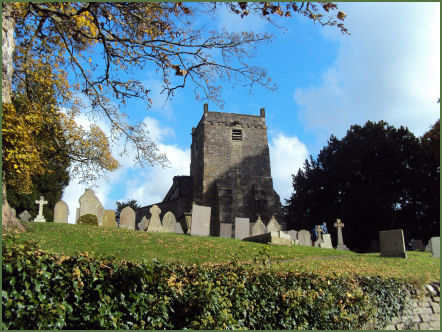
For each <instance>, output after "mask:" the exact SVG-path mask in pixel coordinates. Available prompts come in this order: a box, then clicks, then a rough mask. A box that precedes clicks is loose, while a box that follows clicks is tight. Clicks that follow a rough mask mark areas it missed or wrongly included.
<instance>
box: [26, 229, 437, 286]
mask: <svg viewBox="0 0 442 332" xmlns="http://www.w3.org/2000/svg"><path fill="white" fill-rule="evenodd" d="M26 225H27V228H28V232H26V233H24V234H21V235H20V239H21V240H30V239H32V240H36V241H38V242H39V243H40V244H41V247H42V249H44V250H48V251H50V252H56V253H62V254H65V255H73V254H76V253H81V252H86V251H87V252H88V253H90V254H92V255H94V256H97V257H99V256H115V257H116V259H118V260H122V259H125V260H129V261H136V262H141V261H143V260H147V261H150V260H152V259H153V258H156V259H158V260H160V261H162V262H171V261H175V262H179V263H182V264H202V263H222V262H228V261H232V260H234V259H236V260H237V261H239V262H246V261H248V262H250V263H253V262H254V259H255V258H256V257H260V256H261V253H262V252H263V250H264V248H265V247H266V246H264V245H262V244H258V243H252V242H243V241H238V240H234V239H224V238H218V237H197V236H188V235H183V234H166V233H164V234H151V233H146V232H138V231H131V230H125V229H106V228H101V227H91V226H85V225H70V224H54V223H27V224H26ZM268 247H269V249H270V251H269V254H270V258H271V260H272V261H273V262H276V264H274V265H273V268H276V269H279V270H292V271H309V272H316V273H319V274H329V275H331V274H337V275H352V274H358V275H382V276H385V277H395V278H399V279H404V280H408V281H413V282H416V283H419V284H422V283H424V282H428V281H434V280H440V260H439V259H437V258H433V257H431V254H430V253H428V252H408V259H406V260H405V259H402V258H381V257H379V254H356V253H353V252H350V251H341V250H333V249H320V248H311V247H304V246H292V247H282V246H268Z"/></svg>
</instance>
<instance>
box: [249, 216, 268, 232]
mask: <svg viewBox="0 0 442 332" xmlns="http://www.w3.org/2000/svg"><path fill="white" fill-rule="evenodd" d="M265 233H267V228H266V225H264V223H263V222H262V220H261V217H260V216H258V219H257V220H256V221H255V222H254V223H252V224H251V225H250V236H256V235H261V234H265Z"/></svg>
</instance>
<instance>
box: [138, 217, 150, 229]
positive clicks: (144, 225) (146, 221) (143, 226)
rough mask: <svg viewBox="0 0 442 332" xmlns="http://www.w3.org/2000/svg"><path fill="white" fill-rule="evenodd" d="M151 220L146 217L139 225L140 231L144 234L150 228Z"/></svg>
mask: <svg viewBox="0 0 442 332" xmlns="http://www.w3.org/2000/svg"><path fill="white" fill-rule="evenodd" d="M149 221H150V219H147V218H146V216H143V218H142V219H141V221H140V222H139V223H138V229H139V230H140V231H142V232H145V231H146V230H147V228H148V226H149Z"/></svg>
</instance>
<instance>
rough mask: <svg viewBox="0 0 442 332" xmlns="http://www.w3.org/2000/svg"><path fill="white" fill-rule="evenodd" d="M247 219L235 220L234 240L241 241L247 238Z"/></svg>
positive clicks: (248, 229) (248, 228) (248, 226)
mask: <svg viewBox="0 0 442 332" xmlns="http://www.w3.org/2000/svg"><path fill="white" fill-rule="evenodd" d="M249 223H250V221H249V218H235V239H238V240H242V239H244V238H246V237H249V235H250V234H249V232H250V225H249Z"/></svg>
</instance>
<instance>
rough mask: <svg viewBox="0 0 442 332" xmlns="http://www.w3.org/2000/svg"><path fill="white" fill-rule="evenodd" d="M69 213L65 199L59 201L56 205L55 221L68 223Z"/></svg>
mask: <svg viewBox="0 0 442 332" xmlns="http://www.w3.org/2000/svg"><path fill="white" fill-rule="evenodd" d="M68 215H69V208H68V205H67V204H66V203H65V202H63V201H58V202H57V203H56V204H55V206H54V222H59V223H67V222H68Z"/></svg>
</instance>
